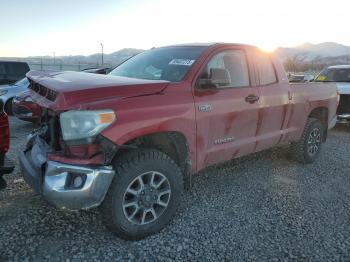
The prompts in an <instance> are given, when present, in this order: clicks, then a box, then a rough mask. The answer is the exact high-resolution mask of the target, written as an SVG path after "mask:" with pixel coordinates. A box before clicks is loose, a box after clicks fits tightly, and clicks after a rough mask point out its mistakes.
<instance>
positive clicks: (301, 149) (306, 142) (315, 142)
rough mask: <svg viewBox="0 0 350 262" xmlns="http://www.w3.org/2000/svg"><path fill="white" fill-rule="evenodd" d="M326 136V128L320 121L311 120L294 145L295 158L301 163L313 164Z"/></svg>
mask: <svg viewBox="0 0 350 262" xmlns="http://www.w3.org/2000/svg"><path fill="white" fill-rule="evenodd" d="M323 136H324V127H323V125H322V123H321V122H320V120H318V119H316V118H309V119H308V120H307V122H306V125H305V128H304V132H303V134H302V136H301V138H300V140H299V141H298V142H297V143H293V144H292V151H293V154H294V156H295V158H296V159H297V160H298V161H299V162H301V163H305V164H308V163H312V162H314V161H315V159H316V158H317V156H318V154H319V153H320V150H321V147H322V142H323Z"/></svg>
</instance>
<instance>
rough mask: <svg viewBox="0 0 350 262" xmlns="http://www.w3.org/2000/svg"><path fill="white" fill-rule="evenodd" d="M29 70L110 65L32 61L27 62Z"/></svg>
mask: <svg viewBox="0 0 350 262" xmlns="http://www.w3.org/2000/svg"><path fill="white" fill-rule="evenodd" d="M28 65H29V67H30V69H31V70H59V71H81V70H84V69H87V68H102V67H111V65H110V64H103V65H101V64H98V63H96V64H92V63H90V64H87V63H77V64H64V63H60V62H58V63H42V62H39V63H33V62H28Z"/></svg>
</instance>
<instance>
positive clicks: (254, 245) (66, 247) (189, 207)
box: [0, 118, 350, 261]
mask: <svg viewBox="0 0 350 262" xmlns="http://www.w3.org/2000/svg"><path fill="white" fill-rule="evenodd" d="M10 122H11V132H12V133H11V152H10V154H9V156H10V157H12V158H15V157H16V150H18V149H20V148H22V147H23V145H24V140H25V136H26V134H27V133H28V132H29V131H30V130H31V129H32V127H33V126H32V125H31V124H27V123H25V122H21V121H19V120H16V119H14V118H11V119H10ZM5 178H6V179H7V181H8V182H9V186H8V188H7V189H5V190H4V191H2V192H0V225H1V226H0V260H1V261H3V260H5V261H6V260H11V261H13V260H21V261H22V260H35V261H37V260H39V261H40V260H52V261H62V260H63V261H64V260H67V261H69V260H74V261H81V260H125V259H127V260H146V261H157V260H162V261H163V260H174V259H182V260H189V259H191V260H198V261H203V260H208V261H209V260H215V261H218V260H234V261H238V260H256V261H262V260H268V261H271V260H275V261H280V260H305V261H309V260H313V261H330V260H334V261H339V260H343V261H345V260H347V261H349V260H350V128H348V127H345V126H338V127H336V128H335V129H334V130H332V131H331V132H330V134H329V139H328V141H327V143H326V144H324V147H323V151H322V154H321V155H320V158H319V159H318V161H317V162H316V163H314V164H312V165H307V166H304V165H301V164H298V163H297V162H295V161H293V160H290V159H289V157H288V150H287V148H277V149H273V150H269V151H265V152H262V153H258V154H255V155H253V156H249V157H246V158H242V159H238V160H234V161H230V162H228V163H224V164H221V165H217V166H214V167H211V168H208V169H206V170H204V171H202V172H200V174H199V175H198V176H196V177H195V178H194V182H195V186H194V188H193V189H192V190H191V191H188V192H186V193H185V195H184V201H183V203H182V204H181V205H180V207H179V212H178V213H177V215H176V217H175V218H174V220H173V222H172V223H171V224H170V225H169V226H168V227H167V228H165V229H164V230H163V231H162V232H160V233H159V234H157V235H154V236H151V237H149V238H147V239H144V240H141V241H137V242H128V241H123V240H120V239H119V238H117V237H116V236H114V235H112V234H111V233H110V232H108V231H107V230H106V229H105V228H104V226H103V225H102V223H101V220H100V217H99V214H98V212H97V210H92V211H90V212H75V213H71V212H63V211H58V210H56V209H54V208H53V207H51V206H50V205H49V204H47V203H46V202H45V201H43V200H42V199H41V198H40V196H38V195H36V194H34V193H33V191H32V190H31V189H30V188H29V187H28V186H27V185H26V184H25V183H24V181H23V180H22V179H21V175H20V171H19V168H18V163H17V164H16V169H15V172H14V174H12V175H7V176H6V177H5Z"/></svg>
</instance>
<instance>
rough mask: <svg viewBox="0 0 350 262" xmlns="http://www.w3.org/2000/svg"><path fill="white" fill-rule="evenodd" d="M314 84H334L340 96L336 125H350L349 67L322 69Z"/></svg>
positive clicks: (336, 66) (337, 66) (340, 66)
mask: <svg viewBox="0 0 350 262" xmlns="http://www.w3.org/2000/svg"><path fill="white" fill-rule="evenodd" d="M315 81H316V82H334V83H336V85H337V88H338V92H339V94H340V100H339V106H338V110H337V114H338V123H345V124H350V65H335V66H330V67H327V68H326V69H324V70H323V71H322V72H321V73H320V74H319V75H318V76H317V77H316V80H315Z"/></svg>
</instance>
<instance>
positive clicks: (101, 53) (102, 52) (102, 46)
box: [100, 43, 103, 66]
mask: <svg viewBox="0 0 350 262" xmlns="http://www.w3.org/2000/svg"><path fill="white" fill-rule="evenodd" d="M100 45H101V58H102V66H103V44H102V43H100Z"/></svg>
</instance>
